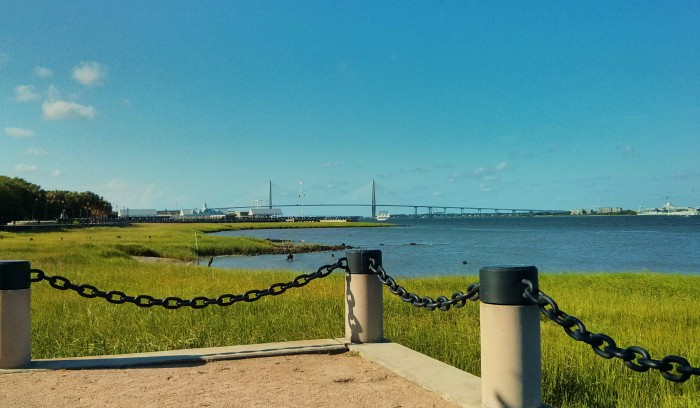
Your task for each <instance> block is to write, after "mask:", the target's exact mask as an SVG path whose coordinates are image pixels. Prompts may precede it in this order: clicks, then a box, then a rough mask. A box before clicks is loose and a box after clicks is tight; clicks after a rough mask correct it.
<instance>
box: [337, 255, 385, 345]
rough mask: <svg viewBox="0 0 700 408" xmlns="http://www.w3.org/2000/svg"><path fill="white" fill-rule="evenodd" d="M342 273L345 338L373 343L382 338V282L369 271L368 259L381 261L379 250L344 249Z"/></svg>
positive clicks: (354, 341) (353, 341) (356, 341)
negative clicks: (345, 250) (346, 261)
mask: <svg viewBox="0 0 700 408" xmlns="http://www.w3.org/2000/svg"><path fill="white" fill-rule="evenodd" d="M345 256H346V257H347V260H348V273H346V274H345V338H346V339H347V340H349V341H350V342H352V343H376V342H380V341H382V340H384V309H383V303H382V301H383V292H382V283H381V282H380V281H379V277H378V276H377V275H376V274H374V273H373V272H372V271H370V269H369V266H370V259H373V260H374V263H375V265H378V266H381V264H382V251H378V250H351V251H347V252H346V255H345Z"/></svg>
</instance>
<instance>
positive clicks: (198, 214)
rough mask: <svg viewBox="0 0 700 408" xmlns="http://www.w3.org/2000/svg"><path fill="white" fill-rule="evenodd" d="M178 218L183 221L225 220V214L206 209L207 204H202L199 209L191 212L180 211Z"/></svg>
mask: <svg viewBox="0 0 700 408" xmlns="http://www.w3.org/2000/svg"><path fill="white" fill-rule="evenodd" d="M179 215H180V216H179V218H180V219H183V220H203V221H204V220H223V219H225V218H226V214H224V213H223V212H221V211H219V210H215V209H211V208H209V207H207V203H204V205H203V206H202V208H200V209H192V210H185V209H183V210H180V214H179Z"/></svg>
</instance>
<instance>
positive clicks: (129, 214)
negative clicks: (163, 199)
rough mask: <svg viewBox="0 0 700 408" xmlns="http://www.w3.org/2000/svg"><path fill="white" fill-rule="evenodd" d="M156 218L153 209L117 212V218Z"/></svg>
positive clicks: (125, 209) (124, 209)
mask: <svg viewBox="0 0 700 408" xmlns="http://www.w3.org/2000/svg"><path fill="white" fill-rule="evenodd" d="M157 216H158V211H156V209H155V208H147V209H141V208H122V209H119V210H118V211H117V217H119V218H154V217H157Z"/></svg>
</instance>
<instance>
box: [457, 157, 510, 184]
mask: <svg viewBox="0 0 700 408" xmlns="http://www.w3.org/2000/svg"><path fill="white" fill-rule="evenodd" d="M507 168H508V163H507V162H501V163H498V164H497V165H495V166H492V167H485V166H482V167H477V168H475V169H473V170H472V171H470V172H466V171H457V172H454V173H452V174H450V175H449V176H448V177H447V180H448V181H449V182H455V181H457V180H461V179H476V180H482V181H494V180H498V174H499V173H501V172H502V171H504V170H506V169H507Z"/></svg>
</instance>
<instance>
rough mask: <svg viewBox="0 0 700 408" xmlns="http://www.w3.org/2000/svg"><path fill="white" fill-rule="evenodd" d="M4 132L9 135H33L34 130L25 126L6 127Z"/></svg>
mask: <svg viewBox="0 0 700 408" xmlns="http://www.w3.org/2000/svg"><path fill="white" fill-rule="evenodd" d="M5 134H6V135H7V136H10V137H32V136H34V131H33V130H31V129H25V128H16V127H6V128H5Z"/></svg>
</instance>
